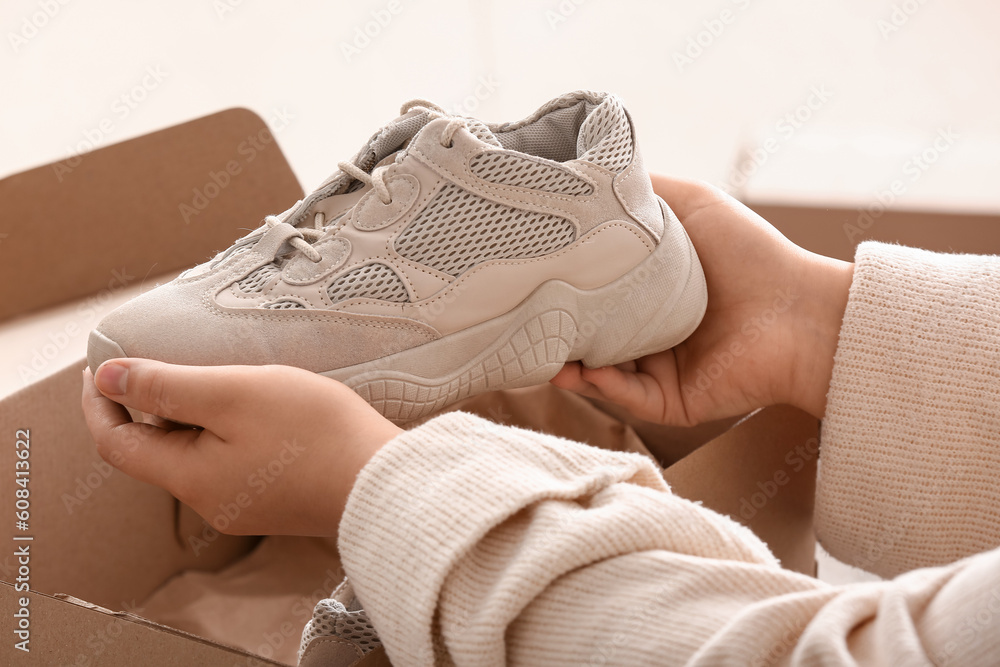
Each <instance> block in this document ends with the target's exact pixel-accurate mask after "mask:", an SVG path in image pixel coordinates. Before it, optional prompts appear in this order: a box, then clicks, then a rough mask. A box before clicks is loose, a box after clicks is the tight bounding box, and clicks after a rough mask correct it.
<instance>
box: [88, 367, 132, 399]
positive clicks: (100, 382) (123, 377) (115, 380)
mask: <svg viewBox="0 0 1000 667" xmlns="http://www.w3.org/2000/svg"><path fill="white" fill-rule="evenodd" d="M94 381H95V382H96V383H97V388H98V389H100V390H101V393H102V394H105V395H107V394H114V395H116V396H120V395H122V394H124V393H125V387H126V384H127V382H128V367H127V366H124V365H122V364H116V363H114V362H109V363H106V364H103V365H102V366H101V367H100V368H98V369H97V377H96V378H94Z"/></svg>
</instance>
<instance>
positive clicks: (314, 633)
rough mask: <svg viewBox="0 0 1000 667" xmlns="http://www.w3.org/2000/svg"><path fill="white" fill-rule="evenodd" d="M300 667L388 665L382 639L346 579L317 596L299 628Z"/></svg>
mask: <svg viewBox="0 0 1000 667" xmlns="http://www.w3.org/2000/svg"><path fill="white" fill-rule="evenodd" d="M298 665H299V667H391V663H390V662H389V658H388V657H386V654H385V647H383V646H382V640H381V639H379V637H378V633H377V632H375V626H374V625H372V622H371V621H370V620H369V619H368V613H367V612H366V611H365V610H364V609H363V608H362V607H361V602H360V601H358V598H357V597H355V595H354V587H353V586H351V582H350V581H349V580H347V579H345V580H344V581H343V583H341V584H340V586H338V587H337V589H336V590H335V591H333V594H332V595H331V596H330V597H329V598H326V599H324V600H320V601H319V602H318V603H317V604H316V607H315V608H314V609H313V615H312V618H311V619H309V622H308V623H306V627H305V628H304V629H303V630H302V640H301V643H300V644H299V662H298Z"/></svg>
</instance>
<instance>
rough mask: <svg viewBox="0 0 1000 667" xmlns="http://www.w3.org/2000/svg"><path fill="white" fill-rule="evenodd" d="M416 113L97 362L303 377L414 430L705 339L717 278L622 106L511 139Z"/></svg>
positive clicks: (138, 312)
mask: <svg viewBox="0 0 1000 667" xmlns="http://www.w3.org/2000/svg"><path fill="white" fill-rule="evenodd" d="M415 104H417V105H418V106H414V107H413V108H412V109H409V110H408V111H407V113H406V114H404V115H403V116H402V117H401V118H400V119H397V120H396V121H394V123H392V124H390V125H389V126H388V127H387V128H386V129H383V130H382V131H381V132H380V133H379V134H377V135H376V136H375V137H374V138H373V140H372V142H371V143H370V145H369V146H368V147H367V148H366V149H365V150H364V151H362V155H363V156H364V157H365V158H366V159H359V158H356V159H355V160H354V161H353V162H351V163H341V165H340V172H339V173H338V174H337V175H335V176H334V177H333V178H331V179H330V181H328V183H327V184H326V185H324V186H323V187H321V188H320V189H319V190H318V191H317V192H315V193H313V194H312V195H310V196H309V197H308V198H306V199H305V200H304V201H303V202H301V203H300V204H298V205H296V206H295V207H293V208H292V209H290V210H289V211H286V212H285V213H284V214H282V215H281V216H276V217H275V216H272V217H269V218H268V219H267V220H266V224H265V225H264V226H263V227H262V228H261V229H259V230H257V231H256V232H254V233H253V234H251V235H250V236H248V237H246V238H245V239H243V240H241V241H240V242H238V243H237V244H236V245H235V246H233V248H230V249H229V250H228V251H226V252H225V253H222V254H221V255H220V256H219V257H217V258H215V259H214V260H213V261H212V262H209V263H207V264H204V265H202V266H199V267H196V268H194V269H192V270H190V271H188V272H186V273H185V274H182V275H181V276H180V277H179V278H177V279H176V280H174V281H173V282H171V283H168V284H166V285H163V286H161V287H158V288H156V289H155V290H152V291H150V292H148V293H146V294H143V295H142V296H140V297H138V298H136V299H134V300H133V301H130V302H129V303H127V304H125V305H124V306H122V307H121V308H119V309H117V310H116V311H114V312H112V313H111V314H109V315H108V316H107V317H106V318H104V320H103V321H102V322H101V323H100V325H99V326H98V327H97V329H96V330H95V331H94V332H93V333H91V337H90V350H89V361H90V365H91V367H92V368H96V366H97V365H98V364H100V363H101V362H103V361H104V360H106V359H109V358H113V357H122V356H135V357H148V358H153V359H160V360H163V361H169V362H173V363H181V364H196V365H219V364H287V365H291V366H298V367H301V368H306V369H309V370H312V371H315V372H318V373H322V374H324V375H328V376H330V377H334V378H336V379H338V380H341V381H343V382H345V383H346V384H347V385H349V386H350V387H352V388H354V390H355V391H357V392H358V393H359V394H360V395H361V396H363V397H364V398H365V399H366V400H368V401H369V402H370V403H371V404H372V405H373V406H375V407H376V408H377V409H378V410H379V411H381V412H382V413H383V414H384V415H385V416H386V417H388V418H390V419H393V420H395V421H399V422H404V421H408V420H410V419H415V418H418V417H421V416H423V415H425V414H428V413H430V412H433V411H436V410H438V409H440V408H442V407H444V406H446V405H448V404H450V403H453V402H455V401H457V400H459V399H462V398H465V397H467V396H471V395H473V394H478V393H481V392H484V391H489V390H494V389H505V388H512V387H521V386H526V385H530V384H535V383H540V382H544V381H546V380H548V379H549V378H551V377H552V376H553V375H554V374H555V373H556V372H557V371H558V370H559V368H560V367H561V366H562V364H563V363H564V362H566V361H568V360H576V359H581V360H582V361H583V363H584V364H586V365H587V366H590V367H597V366H605V365H609V364H615V363H620V362H623V361H627V360H631V359H635V358H637V357H639V356H642V355H645V354H649V353H652V352H656V351H659V350H665V349H667V348H670V347H672V346H674V345H676V344H677V343H679V342H681V341H682V340H684V339H685V338H686V337H687V336H688V335H690V334H691V332H693V331H694V329H695V328H696V327H697V326H698V324H699V322H700V321H701V317H702V315H703V314H704V312H705V305H706V290H705V280H704V276H703V274H702V270H701V265H700V264H699V262H698V258H697V256H696V254H695V251H694V248H693V247H692V246H691V243H690V241H689V240H688V237H687V235H686V234H685V232H684V229H683V228H682V227H681V225H680V223H679V222H678V221H677V218H676V217H675V216H674V215H673V213H672V212H671V211H670V209H669V208H668V207H667V205H666V204H665V203H664V202H663V201H662V200H660V199H659V198H658V197H657V196H656V195H655V194H653V190H652V187H651V185H650V181H649V177H648V175H647V173H646V171H645V168H644V167H643V163H642V158H641V156H640V153H639V150H638V147H637V146H636V143H635V132H634V129H633V127H632V123H631V120H630V118H629V116H628V114H627V113H626V111H625V108H624V106H623V105H622V102H621V100H620V99H619V98H618V97H616V96H614V95H609V94H603V93H591V92H576V93H570V94H568V95H564V96H562V97H559V98H556V99H555V100H552V101H551V102H549V103H547V104H545V105H544V106H543V107H542V108H540V109H539V110H538V111H536V112H535V113H533V114H532V115H531V116H529V117H528V118H526V119H524V120H521V121H518V122H515V123H505V124H500V125H486V124H483V123H481V122H479V121H476V120H473V119H470V118H459V117H452V116H447V115H446V114H444V113H443V112H442V111H441V110H440V109H437V108H436V107H434V106H433V105H430V104H428V103H422V102H418V103H415ZM419 105H422V106H419ZM407 123H409V125H407ZM400 128H403V129H400ZM410 137H412V139H411V138H410ZM404 143H405V147H404V148H402V150H398V152H395V153H394V151H396V150H397V149H400V148H401V147H402V146H403V144H404ZM374 144H378V146H377V148H372V145H374ZM393 154H395V157H394V158H391V156H392V155H393ZM377 162H381V164H380V165H379V166H377V168H375V169H374V171H372V172H371V173H369V169H371V167H372V166H373V165H375V163H377ZM311 221H315V224H314V226H320V227H322V226H323V225H325V226H326V228H325V229H323V230H321V229H304V227H308V225H309V224H310V222H311Z"/></svg>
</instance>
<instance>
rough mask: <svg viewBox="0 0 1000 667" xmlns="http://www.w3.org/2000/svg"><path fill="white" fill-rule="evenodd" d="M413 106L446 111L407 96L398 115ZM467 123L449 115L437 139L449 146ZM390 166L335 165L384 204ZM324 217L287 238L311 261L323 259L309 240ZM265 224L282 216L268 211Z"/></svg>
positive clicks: (318, 232) (275, 222)
mask: <svg viewBox="0 0 1000 667" xmlns="http://www.w3.org/2000/svg"><path fill="white" fill-rule="evenodd" d="M416 107H423V108H425V109H427V110H428V111H431V112H433V113H436V114H440V115H442V116H444V115H445V111H444V109H442V108H441V107H439V106H437V105H436V104H433V103H432V102H428V101H427V100H421V99H416V100H410V101H409V102H406V103H405V104H403V107H402V109H400V112H399V113H400V115H403V114H405V113H406V112H408V111H410V110H411V109H414V108H416ZM467 127H468V126H467V124H466V122H465V119H463V118H452V119H451V120H449V121H448V124H447V125H445V126H444V130H443V131H442V132H441V139H440V141H441V145H442V146H443V147H445V148H451V147H452V145H454V137H455V133H456V132H458V131H459V130H460V129H463V128H467ZM402 155H403V152H402V151H400V152H399V153H397V154H396V161H397V162H398V161H399V160H400V158H401V157H402ZM389 167H390V165H383V166H381V167H378V168H377V169H374V170H372V172H371V173H370V174H369V173H368V172H366V171H365V170H364V169H362V168H361V167H359V166H357V165H356V164H354V163H353V162H346V161H345V162H338V163H337V168H338V169H340V171H342V172H343V173H345V174H347V175H348V176H350V177H351V178H353V179H356V180H358V181H361V182H362V183H364V184H365V185H368V186H371V188H372V189H373V190H374V191H375V195H376V196H377V197H378V198H379V201H381V202H382V203H383V204H385V205H387V206H388V205H389V204H391V203H392V194H391V193H390V192H389V187H388V186H387V185H386V183H385V174H386V170H387V169H388V168H389ZM324 217H325V216H324V214H323V213H322V212H317V213H316V215H315V217H314V218H313V227H312V228H308V227H299V228H296V230H297V231H298V232H299V233H300V234H301V236H293V237H291V238H290V239H288V242H289V243H290V244H291V245H292V247H293V248H295V249H296V250H298V251H300V252H301V253H302V254H303V255H305V256H306V257H307V258H308V259H310V260H311V261H313V262H317V263H318V262H320V261H322V259H323V256H322V255H321V254H320V253H319V251H317V250H316V249H315V248H314V247H313V246H312V244H313V243H315V242H316V241H318V240H319V239H320V237H321V236H322V235H323V223H324ZM264 224H266V225H267V228H268V229H271V228H272V227H274V226H275V225H279V224H282V220H280V219H279V218H278V217H277V216H275V215H269V216H267V217H266V218H264Z"/></svg>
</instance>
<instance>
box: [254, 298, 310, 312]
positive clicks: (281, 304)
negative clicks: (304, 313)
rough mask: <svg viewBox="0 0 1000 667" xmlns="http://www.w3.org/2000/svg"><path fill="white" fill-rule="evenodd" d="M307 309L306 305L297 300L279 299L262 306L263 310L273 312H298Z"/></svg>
mask: <svg viewBox="0 0 1000 667" xmlns="http://www.w3.org/2000/svg"><path fill="white" fill-rule="evenodd" d="M305 307H306V306H305V305H304V304H302V303H300V302H298V301H296V300H295V299H278V300H276V301H271V302H270V303H265V304H262V305H261V308H269V309H271V310H296V309H304V308H305Z"/></svg>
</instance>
